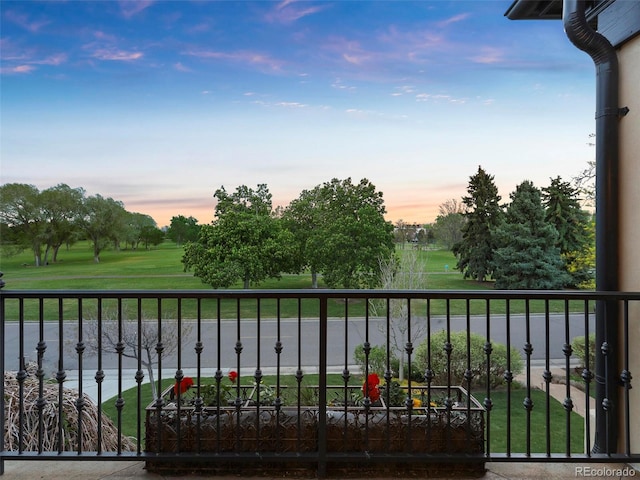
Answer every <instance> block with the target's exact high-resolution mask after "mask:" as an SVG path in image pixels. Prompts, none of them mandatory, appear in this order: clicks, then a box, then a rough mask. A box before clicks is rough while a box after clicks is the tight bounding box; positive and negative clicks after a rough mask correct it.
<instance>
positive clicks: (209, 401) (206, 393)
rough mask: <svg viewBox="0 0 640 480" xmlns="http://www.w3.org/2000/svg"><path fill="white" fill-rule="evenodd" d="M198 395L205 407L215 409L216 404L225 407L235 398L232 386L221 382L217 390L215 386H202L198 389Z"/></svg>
mask: <svg viewBox="0 0 640 480" xmlns="http://www.w3.org/2000/svg"><path fill="white" fill-rule="evenodd" d="M200 395H201V396H202V401H203V403H204V405H205V406H206V407H215V406H217V405H218V404H219V405H220V406H227V405H229V404H230V403H231V402H233V400H234V398H235V394H234V392H233V385H228V384H226V383H222V382H221V383H220V388H219V389H218V387H217V385H215V384H209V385H202V386H201V387H200Z"/></svg>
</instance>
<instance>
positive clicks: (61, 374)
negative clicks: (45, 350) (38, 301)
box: [20, 297, 67, 453]
mask: <svg viewBox="0 0 640 480" xmlns="http://www.w3.org/2000/svg"><path fill="white" fill-rule="evenodd" d="M21 343H22V342H21ZM22 361H23V360H22V359H21V362H22ZM66 378H67V373H66V372H65V370H64V302H63V299H62V297H60V298H59V299H58V371H57V372H56V382H58V453H62V452H63V451H64V428H63V425H64V411H63V409H62V406H63V405H64V381H65V380H66ZM20 403H22V398H21V402H20ZM20 431H21V433H22V429H20Z"/></svg>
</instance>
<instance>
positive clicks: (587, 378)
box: [582, 300, 593, 457]
mask: <svg viewBox="0 0 640 480" xmlns="http://www.w3.org/2000/svg"><path fill="white" fill-rule="evenodd" d="M589 332H590V330H589V301H588V300H585V301H584V352H585V355H584V368H583V369H582V379H583V380H584V403H585V405H586V412H585V414H584V421H585V430H586V431H585V433H584V435H585V440H586V452H585V454H586V455H587V456H589V457H590V456H591V447H592V446H591V408H590V405H591V392H590V390H591V380H593V373H592V372H591V370H590V368H591V361H590V358H589V357H590V353H589V352H590V351H591V347H590V346H589Z"/></svg>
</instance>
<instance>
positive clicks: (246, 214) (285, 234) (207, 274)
mask: <svg viewBox="0 0 640 480" xmlns="http://www.w3.org/2000/svg"><path fill="white" fill-rule="evenodd" d="M214 197H215V198H216V199H217V200H218V203H217V205H216V219H215V220H214V222H213V223H212V224H211V225H204V226H202V227H201V229H200V234H199V236H198V240H197V241H195V242H189V243H187V244H186V245H185V247H184V255H183V257H182V262H183V263H184V265H185V268H187V269H193V272H194V275H195V276H196V277H199V278H200V279H201V280H202V281H203V282H205V283H207V284H209V285H211V286H212V287H213V288H227V287H229V286H231V285H233V284H234V283H236V282H238V281H242V282H243V285H244V288H249V286H250V284H251V283H256V282H260V281H262V280H265V279H267V278H279V276H280V274H281V273H282V272H288V271H290V270H291V269H292V268H293V266H292V260H291V259H292V258H294V255H295V252H294V247H293V235H292V234H291V233H290V232H289V231H287V230H285V229H284V228H283V225H282V222H281V220H280V219H279V218H276V217H275V216H274V214H273V211H272V207H271V194H270V193H269V190H268V188H267V186H266V185H258V188H257V190H255V191H254V190H253V189H251V188H248V187H246V186H244V185H243V186H241V187H238V189H237V190H236V191H235V192H234V193H233V194H231V195H230V194H228V193H227V191H226V190H225V189H224V187H222V188H220V189H218V190H217V191H216V193H215V195H214Z"/></svg>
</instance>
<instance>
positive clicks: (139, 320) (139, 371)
mask: <svg viewBox="0 0 640 480" xmlns="http://www.w3.org/2000/svg"><path fill="white" fill-rule="evenodd" d="M136 306H137V314H136V318H137V322H136V328H137V342H136V348H137V349H138V352H139V353H138V369H137V371H136V385H137V390H136V393H137V401H136V403H137V412H138V413H137V419H138V421H137V422H136V432H137V439H136V451H137V452H138V453H141V452H142V438H143V432H142V422H143V419H142V418H141V415H142V381H143V380H144V371H143V370H142V322H143V313H142V299H141V298H140V297H138V298H137V304H136Z"/></svg>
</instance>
